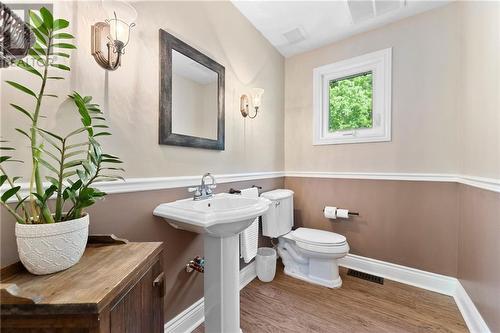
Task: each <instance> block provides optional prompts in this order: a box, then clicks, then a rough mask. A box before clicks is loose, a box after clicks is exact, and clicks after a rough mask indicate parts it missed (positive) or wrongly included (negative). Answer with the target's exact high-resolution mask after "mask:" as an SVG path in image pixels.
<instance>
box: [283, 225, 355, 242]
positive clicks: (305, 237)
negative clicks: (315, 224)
mask: <svg viewBox="0 0 500 333" xmlns="http://www.w3.org/2000/svg"><path fill="white" fill-rule="evenodd" d="M290 234H291V236H292V237H293V239H295V240H296V241H299V242H302V243H307V244H311V245H317V246H328V247H329V246H340V245H344V244H345V243H346V241H347V239H346V238H345V237H344V236H342V235H339V234H336V233H334V232H330V231H324V230H317V229H310V228H298V229H296V230H293V231H292V232H291V233H290Z"/></svg>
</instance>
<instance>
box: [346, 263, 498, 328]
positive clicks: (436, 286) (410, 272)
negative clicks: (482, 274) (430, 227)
mask: <svg viewBox="0 0 500 333" xmlns="http://www.w3.org/2000/svg"><path fill="white" fill-rule="evenodd" d="M339 265H340V266H343V267H346V268H352V269H355V270H357V271H361V272H365V273H369V274H373V275H377V276H381V277H383V278H387V279H389V280H393V281H397V282H400V283H404V284H408V285H411V286H415V287H418V288H422V289H426V290H430V291H434V292H438V293H441V294H444V295H448V296H452V297H453V298H454V300H455V303H456V304H457V306H458V309H459V310H460V313H461V314H462V317H463V318H464V321H465V323H466V324H467V327H468V329H469V331H470V332H471V333H491V331H490V329H489V328H488V326H487V325H486V323H485V321H484V319H483V317H482V316H481V314H480V313H479V311H478V310H477V308H476V306H475V305H474V303H473V302H472V300H471V299H470V297H469V295H468V294H467V292H466V291H465V289H464V288H463V286H462V284H461V283H460V281H459V280H458V279H457V278H454V277H450V276H446V275H441V274H435V273H431V272H426V271H422V270H419V269H415V268H411V267H406V266H401V265H397V264H392V263H389V262H385V261H381V260H376V259H371V258H366V257H362V256H358V255H355V254H348V255H347V256H346V257H344V258H342V259H340V260H339Z"/></svg>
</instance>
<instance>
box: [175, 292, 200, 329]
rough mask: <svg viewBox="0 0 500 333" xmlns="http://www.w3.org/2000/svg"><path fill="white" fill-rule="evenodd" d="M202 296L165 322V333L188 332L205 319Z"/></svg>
mask: <svg viewBox="0 0 500 333" xmlns="http://www.w3.org/2000/svg"><path fill="white" fill-rule="evenodd" d="M203 302H204V301H203V298H201V299H199V300H198V301H196V302H194V303H193V304H192V305H191V306H190V307H188V308H187V309H186V310H184V311H182V312H181V313H179V314H178V315H177V316H175V317H174V318H173V319H171V320H170V321H169V322H168V323H166V324H165V333H190V332H192V331H194V329H195V328H196V327H198V326H200V325H201V323H203V321H204V320H205V314H204V311H205V309H204V307H203Z"/></svg>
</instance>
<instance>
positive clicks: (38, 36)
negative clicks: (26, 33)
mask: <svg viewBox="0 0 500 333" xmlns="http://www.w3.org/2000/svg"><path fill="white" fill-rule="evenodd" d="M31 31H33V33H34V34H35V36H36V40H37V42H40V43H42V44H43V45H44V46H47V41H46V40H45V36H44V35H43V34H42V32H41V31H40V30H38V29H37V28H34V27H31Z"/></svg>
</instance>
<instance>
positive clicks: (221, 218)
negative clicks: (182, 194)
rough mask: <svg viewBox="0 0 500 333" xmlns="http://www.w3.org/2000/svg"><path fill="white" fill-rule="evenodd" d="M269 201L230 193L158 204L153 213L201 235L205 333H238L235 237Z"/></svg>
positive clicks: (237, 255) (266, 208)
mask: <svg viewBox="0 0 500 333" xmlns="http://www.w3.org/2000/svg"><path fill="white" fill-rule="evenodd" d="M269 204H270V201H269V200H267V199H265V198H245V197H242V196H240V195H233V194H226V193H222V194H217V195H213V196H212V197H211V198H208V199H204V200H193V199H185V200H178V201H174V202H170V203H165V204H161V205H159V206H158V207H156V208H155V210H154V212H153V214H154V215H156V216H160V217H163V218H164V219H166V220H167V222H168V223H170V224H171V225H172V226H173V227H175V228H178V229H183V230H188V231H192V232H196V233H199V234H203V236H204V238H203V241H204V251H205V254H204V255H205V274H204V288H205V289H204V290H205V304H204V307H205V332H206V333H238V332H240V331H241V330H240V288H239V236H238V234H239V233H240V232H241V231H243V230H244V229H245V228H247V227H248V226H249V225H250V224H251V223H252V221H253V220H254V219H255V218H256V217H258V216H260V215H262V214H264V213H265V212H266V211H267V210H268V208H269Z"/></svg>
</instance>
